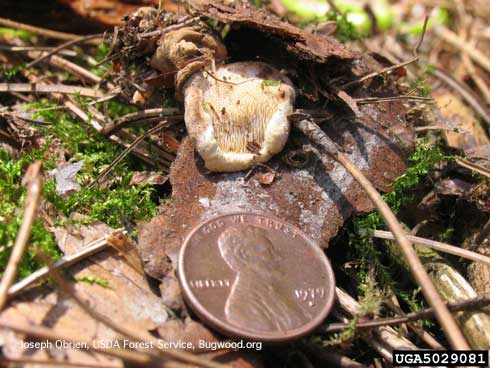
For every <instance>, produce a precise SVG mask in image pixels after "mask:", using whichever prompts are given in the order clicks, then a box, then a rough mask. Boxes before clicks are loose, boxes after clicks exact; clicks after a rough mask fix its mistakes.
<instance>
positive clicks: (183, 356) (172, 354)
mask: <svg viewBox="0 0 490 368" xmlns="http://www.w3.org/2000/svg"><path fill="white" fill-rule="evenodd" d="M39 256H40V257H41V258H42V259H43V261H44V262H45V263H46V264H47V265H48V267H49V274H50V276H52V277H53V279H54V280H55V282H56V284H57V285H58V286H59V287H60V289H61V290H62V291H63V292H64V293H65V294H66V295H68V296H70V297H71V298H72V299H73V301H74V302H75V303H76V304H77V305H78V306H79V307H80V308H81V309H82V310H83V311H84V312H85V313H87V314H88V315H89V316H90V317H92V318H93V319H94V320H96V321H99V322H101V323H103V324H104V325H106V326H107V327H109V328H111V329H112V330H113V331H115V332H117V333H120V334H121V335H123V336H126V337H128V338H130V339H131V340H133V341H138V342H149V343H150V345H149V346H153V348H152V349H151V350H152V351H156V352H157V353H158V354H159V355H160V356H162V357H163V358H173V359H177V360H179V361H182V362H185V363H189V364H195V365H197V366H200V367H206V368H229V367H228V366H227V365H223V364H220V363H216V362H212V361H210V360H207V359H204V358H201V357H199V356H195V355H194V354H192V353H188V352H185V351H179V350H175V349H163V348H159V344H158V340H157V339H155V338H150V339H147V338H146V337H145V336H142V335H141V334H140V333H139V332H137V331H134V330H131V329H129V328H127V327H126V325H124V324H121V323H117V322H115V321H114V320H112V319H111V318H109V317H107V316H105V315H103V314H101V313H99V312H98V311H97V310H96V309H93V308H91V307H90V306H89V305H88V304H87V303H86V302H85V301H83V300H82V299H81V298H80V296H79V295H78V294H77V291H76V289H74V288H72V287H71V286H70V285H69V284H68V283H67V282H66V281H65V279H64V278H63V276H62V274H61V273H60V271H59V270H58V269H56V268H53V267H52V266H51V264H50V263H49V260H48V259H47V257H45V256H44V255H43V254H42V253H40V254H39Z"/></svg>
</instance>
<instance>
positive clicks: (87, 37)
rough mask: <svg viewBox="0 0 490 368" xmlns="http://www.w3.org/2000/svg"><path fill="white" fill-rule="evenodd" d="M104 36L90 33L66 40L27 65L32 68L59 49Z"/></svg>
mask: <svg viewBox="0 0 490 368" xmlns="http://www.w3.org/2000/svg"><path fill="white" fill-rule="evenodd" d="M103 36H104V35H103V34H93V35H88V36H82V37H79V38H76V39H74V40H70V41H67V42H64V43H62V44H61V45H59V46H58V47H55V48H54V49H52V50H49V51H48V52H46V53H44V54H42V55H41V56H40V57H39V58H37V59H35V60H33V61H31V62H30V63H29V64H27V65H26V68H31V67H33V66H34V65H36V64H38V63H40V62H41V61H43V60H45V59H47V58H48V57H50V56H52V55H54V54H56V53H58V52H59V51H61V50H63V49H66V48H68V47H70V46H73V45H76V44H78V43H82V42H84V41H88V40H93V39H94V38H101V37H103Z"/></svg>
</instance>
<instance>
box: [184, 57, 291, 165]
mask: <svg viewBox="0 0 490 368" xmlns="http://www.w3.org/2000/svg"><path fill="white" fill-rule="evenodd" d="M182 90H183V93H184V105H185V116H184V118H185V124H186V127H187V132H188V133H189V136H190V137H191V138H192V140H193V142H194V146H195V147H196V150H197V151H198V152H199V154H200V155H201V157H202V158H203V159H204V162H205V164H206V167H207V168H208V170H210V171H217V172H233V171H240V170H244V169H248V168H250V167H252V166H254V165H256V164H258V163H263V162H266V161H267V160H269V159H270V158H271V156H272V155H274V154H276V153H279V152H280V151H281V150H282V149H283V148H284V145H285V144H286V141H287V139H288V135H289V129H290V124H289V121H288V118H287V117H288V115H289V114H290V113H291V112H292V111H293V104H294V99H295V96H296V94H295V89H294V87H293V85H292V83H291V81H290V80H289V78H287V77H286V76H284V75H283V74H282V73H281V72H279V70H277V69H275V68H273V67H272V66H270V65H268V64H265V63H262V62H256V61H248V62H239V63H233V64H227V65H221V66H219V67H218V68H217V69H216V71H215V72H211V71H204V70H203V71H200V72H197V73H195V74H194V75H192V76H191V77H190V78H189V79H188V80H187V81H186V82H185V84H184V85H183V89H182Z"/></svg>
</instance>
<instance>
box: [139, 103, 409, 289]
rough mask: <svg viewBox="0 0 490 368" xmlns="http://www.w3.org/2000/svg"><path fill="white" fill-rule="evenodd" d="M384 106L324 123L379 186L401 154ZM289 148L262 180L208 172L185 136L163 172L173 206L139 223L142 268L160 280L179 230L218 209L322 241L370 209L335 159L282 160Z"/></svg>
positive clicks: (399, 169) (395, 115) (395, 120)
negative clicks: (265, 218) (277, 222)
mask: <svg viewBox="0 0 490 368" xmlns="http://www.w3.org/2000/svg"><path fill="white" fill-rule="evenodd" d="M387 106H388V108H386V107H383V108H379V107H377V105H366V106H362V107H361V112H362V120H359V119H358V120H357V122H355V121H352V120H345V119H344V120H338V121H336V122H335V123H332V125H331V126H329V127H328V128H327V129H326V130H328V131H329V134H330V135H331V136H332V137H335V139H336V141H337V142H338V143H339V144H340V145H341V146H342V147H343V148H344V149H345V150H346V151H347V152H349V158H350V159H351V160H352V161H353V162H355V163H356V164H357V165H358V166H359V167H360V168H361V169H362V170H363V171H364V172H365V173H366V174H367V176H368V177H369V179H370V180H371V181H373V183H374V184H375V185H376V187H377V188H378V189H380V190H381V191H387V190H389V189H390V184H391V182H392V181H393V179H395V178H396V177H397V176H399V175H400V174H402V173H403V171H404V169H405V165H404V153H403V152H402V150H401V149H400V148H399V146H398V145H397V144H396V143H395V141H396V139H395V138H394V137H393V136H392V135H391V134H389V133H388V131H389V130H390V129H391V128H395V126H397V128H400V125H402V124H400V120H402V119H403V117H402V115H401V114H402V110H400V109H401V105H399V104H398V105H397V104H391V103H390V104H387ZM291 139H292V140H293V141H297V142H299V146H301V145H302V144H305V143H308V142H306V140H305V139H304V137H302V136H301V135H300V134H299V133H297V132H295V133H293V137H292V138H291ZM292 146H293V144H291V143H290V144H289V146H287V148H286V149H285V150H284V151H283V152H282V153H281V154H279V155H277V156H276V157H274V158H273V159H272V160H270V161H269V162H268V166H270V167H272V168H273V169H274V170H275V171H276V172H277V174H278V175H277V179H276V180H274V182H273V183H271V185H261V184H260V181H259V180H258V178H257V175H258V173H257V172H255V173H254V174H253V175H252V176H251V177H250V179H249V180H246V179H245V176H246V172H243V171H242V172H238V173H223V174H220V173H213V174H210V173H208V172H207V170H206V169H205V167H204V163H203V161H202V160H201V158H200V157H199V156H198V154H197V153H196V152H195V151H194V148H193V146H192V143H191V141H190V140H189V139H188V138H186V139H184V141H183V142H182V144H181V146H180V149H179V152H178V155H177V159H176V160H175V162H174V163H173V165H172V167H171V172H170V177H169V180H170V182H171V184H172V188H173V194H172V199H173V204H172V206H163V207H162V209H161V214H160V215H159V216H156V217H155V218H153V219H152V220H151V221H150V222H148V223H144V224H141V225H140V229H139V234H140V239H139V249H140V252H141V254H142V257H143V262H144V264H145V270H146V272H148V273H149V274H150V275H151V276H153V277H155V278H158V279H163V278H164V277H165V275H166V274H167V273H168V272H169V271H171V270H172V269H173V268H174V266H175V265H176V262H177V257H178V252H179V249H180V246H181V244H182V242H183V240H184V238H185V236H186V235H187V234H188V233H189V232H190V231H191V230H192V228H193V227H195V226H196V225H197V224H198V223H200V222H201V221H204V220H206V219H209V218H211V217H213V216H217V215H219V214H223V213H230V212H234V211H248V212H256V213H264V214H269V215H273V216H277V217H279V218H281V219H283V220H285V221H288V222H290V223H292V224H294V225H296V226H298V227H299V228H301V229H302V230H303V231H305V232H306V233H307V234H308V235H309V236H310V237H312V238H313V239H314V240H315V241H316V242H318V244H319V245H320V246H322V247H326V246H327V245H328V241H329V240H330V239H331V238H332V237H333V236H334V235H335V234H336V233H337V231H338V229H339V228H340V227H341V226H342V224H343V222H344V220H346V219H347V218H349V217H350V216H351V215H352V214H353V213H362V212H368V211H371V210H372V209H373V205H372V203H371V201H370V200H369V199H368V197H367V196H366V195H365V193H364V192H363V190H362V189H361V188H360V187H359V185H358V184H357V183H356V182H355V181H354V180H353V179H352V177H351V176H350V175H349V174H348V173H347V172H346V171H345V169H344V168H343V167H342V166H341V165H340V164H338V163H336V162H334V161H332V162H331V163H330V165H329V167H327V168H325V167H324V166H323V165H322V163H321V162H320V161H318V160H317V159H316V158H315V157H314V156H313V157H312V158H311V159H310V160H309V161H308V162H307V164H306V165H304V166H303V167H297V168H293V167H290V166H288V165H287V164H286V163H285V162H284V158H285V157H286V156H287V155H288V154H289V153H290V152H291V151H292V150H294V149H296V148H298V147H292Z"/></svg>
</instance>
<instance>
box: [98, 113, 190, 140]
mask: <svg viewBox="0 0 490 368" xmlns="http://www.w3.org/2000/svg"><path fill="white" fill-rule="evenodd" d="M179 113H180V110H179V109H175V108H156V109H147V110H142V111H136V112H133V113H130V114H127V115H124V116H122V117H120V118H119V119H117V120H116V121H114V122H112V123H109V124H107V125H106V126H105V127H104V128H103V129H102V131H101V133H102V134H104V135H108V134H114V133H115V132H117V131H118V130H120V129H122V128H124V127H126V126H129V125H131V124H134V123H136V122H138V123H142V122H148V121H159V120H161V119H168V118H173V119H182V115H180V114H179Z"/></svg>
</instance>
